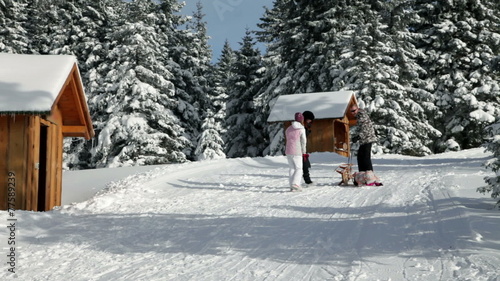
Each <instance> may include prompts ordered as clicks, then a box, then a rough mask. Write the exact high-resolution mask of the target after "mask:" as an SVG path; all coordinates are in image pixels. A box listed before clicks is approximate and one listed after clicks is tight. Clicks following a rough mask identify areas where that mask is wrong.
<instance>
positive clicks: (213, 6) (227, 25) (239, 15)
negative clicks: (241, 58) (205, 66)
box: [179, 0, 273, 61]
mask: <svg viewBox="0 0 500 281" xmlns="http://www.w3.org/2000/svg"><path fill="white" fill-rule="evenodd" d="M198 1H200V2H201V4H202V5H203V12H204V14H205V21H206V22H207V28H208V36H210V37H211V39H210V40H209V42H208V43H209V44H210V46H211V47H212V50H213V61H217V60H218V58H219V56H220V52H221V50H222V47H223V46H224V42H225V41H226V39H227V40H228V41H229V44H230V45H231V48H233V49H235V50H237V49H239V48H240V44H239V42H241V41H242V38H243V36H245V31H246V28H248V29H249V30H257V29H258V27H257V25H256V24H257V23H258V22H259V21H260V18H261V17H262V15H263V14H264V6H266V7H268V8H272V6H273V0H190V1H184V2H185V3H186V6H185V7H184V8H183V9H182V11H181V13H182V14H184V15H192V14H193V11H194V10H195V9H196V3H197V2H198ZM179 2H181V1H179ZM257 47H259V48H261V49H264V48H265V47H264V46H262V45H258V46H257Z"/></svg>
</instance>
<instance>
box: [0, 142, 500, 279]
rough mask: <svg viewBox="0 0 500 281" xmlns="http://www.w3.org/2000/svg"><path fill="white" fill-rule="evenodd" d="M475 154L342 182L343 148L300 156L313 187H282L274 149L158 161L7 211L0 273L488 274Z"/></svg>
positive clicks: (492, 259) (494, 266)
mask: <svg viewBox="0 0 500 281" xmlns="http://www.w3.org/2000/svg"><path fill="white" fill-rule="evenodd" d="M486 157H487V155H485V154H483V153H482V152H481V150H471V151H467V152H461V153H458V154H453V153H449V154H445V155H441V156H430V157H425V158H412V157H403V156H389V155H388V156H381V157H376V158H375V159H374V164H375V168H376V171H377V173H378V175H379V176H380V177H381V178H382V180H383V182H384V184H385V185H384V186H382V187H358V188H355V187H339V186H337V185H336V184H337V183H338V182H339V181H340V176H339V175H338V174H337V173H335V172H334V169H335V168H336V167H337V166H338V164H340V163H341V162H343V161H345V158H342V157H339V156H335V155H332V154H329V153H319V154H312V156H311V161H312V164H313V168H312V170H311V174H312V177H313V178H314V180H315V181H316V185H315V186H314V187H310V188H308V189H305V190H304V191H303V192H294V193H292V192H288V188H287V179H286V174H287V171H288V167H287V164H286V158H285V157H282V156H279V157H264V158H241V159H228V160H216V161H206V162H194V163H187V164H178V165H165V166H159V167H156V168H152V170H150V171H147V172H142V173H139V174H134V175H131V176H129V177H126V178H124V179H122V180H119V181H114V182H113V183H111V184H109V185H108V186H107V188H106V189H105V190H103V191H101V192H100V193H99V194H98V195H96V196H94V197H92V198H91V199H90V200H87V201H84V202H80V203H74V204H71V205H66V206H64V207H62V208H60V209H58V210H54V211H50V212H45V213H34V212H26V211H16V215H17V218H18V233H17V239H18V249H17V253H18V264H17V267H16V274H15V275H13V274H11V273H9V272H7V267H6V266H5V263H4V262H3V263H2V265H3V266H2V271H1V272H0V278H1V279H2V280H6V279H5V278H6V277H7V278H12V277H17V278H18V279H19V280H204V281H206V280H238V281H240V280H488V281H493V280H495V281H498V280H500V279H499V277H498V274H499V272H500V269H499V268H500V254H499V253H500V251H499V250H500V243H499V242H500V238H499V236H498V234H499V233H500V232H499V230H500V227H499V226H498V225H499V224H498V218H499V214H498V212H496V211H494V210H491V207H492V204H493V202H492V200H491V199H490V198H488V196H481V195H480V194H478V193H476V192H475V189H476V188H477V187H478V186H480V185H482V184H484V182H483V180H482V178H483V177H484V176H485V175H486V173H487V171H484V170H482V169H481V167H480V165H481V163H483V162H484V160H485V159H486ZM112 171H113V170H112V169H110V173H111V172H112ZM82 172H83V171H82ZM79 173H80V172H74V173H73V174H72V175H73V176H76V177H78V174H79ZM87 173H88V172H87ZM81 174H84V173H81ZM87 176H89V175H88V174H85V177H87ZM0 219H1V221H3V222H4V223H6V221H7V213H6V212H3V211H2V212H1V213H0ZM0 237H6V235H5V232H4V230H2V232H0ZM2 240H4V243H3V244H4V245H3V247H2V248H3V249H5V246H6V242H5V241H6V238H3V239H2ZM2 256H4V258H5V255H4V254H2Z"/></svg>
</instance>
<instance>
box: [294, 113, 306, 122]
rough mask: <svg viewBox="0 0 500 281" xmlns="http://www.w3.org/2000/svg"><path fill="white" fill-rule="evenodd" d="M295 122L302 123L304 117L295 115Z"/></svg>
mask: <svg viewBox="0 0 500 281" xmlns="http://www.w3.org/2000/svg"><path fill="white" fill-rule="evenodd" d="M295 121H297V122H304V115H302V113H300V112H297V113H295Z"/></svg>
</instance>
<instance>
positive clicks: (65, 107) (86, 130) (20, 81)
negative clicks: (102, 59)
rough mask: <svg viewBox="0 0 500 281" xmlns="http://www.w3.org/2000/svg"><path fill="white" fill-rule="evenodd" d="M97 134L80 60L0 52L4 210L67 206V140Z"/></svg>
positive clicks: (0, 204)
mask: <svg viewBox="0 0 500 281" xmlns="http://www.w3.org/2000/svg"><path fill="white" fill-rule="evenodd" d="M93 136H94V130H93V128H92V121H91V119H90V114H89V110H88V107H87V101H86V98H85V94H84V90H83V85H82V81H81V78H80V73H79V71H78V67H77V61H76V58H75V57H74V56H59V55H18V54H0V194H1V195H0V209H1V210H7V209H20V210H32V211H47V210H51V209H52V208H53V207H54V206H60V205H61V194H62V154H63V138H64V137H83V138H86V139H90V138H92V137H93Z"/></svg>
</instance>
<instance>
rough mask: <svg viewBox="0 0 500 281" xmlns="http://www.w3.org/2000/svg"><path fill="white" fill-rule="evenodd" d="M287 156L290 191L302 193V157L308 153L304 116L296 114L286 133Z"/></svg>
mask: <svg viewBox="0 0 500 281" xmlns="http://www.w3.org/2000/svg"><path fill="white" fill-rule="evenodd" d="M285 137H286V147H285V154H286V158H287V160H288V165H289V167H290V169H289V183H290V191H301V190H302V188H301V187H300V182H301V180H302V173H303V172H302V155H303V154H305V153H306V144H307V139H306V130H305V128H304V115H302V113H300V112H297V113H295V121H293V122H292V125H290V126H288V128H287V129H286V131H285Z"/></svg>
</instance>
